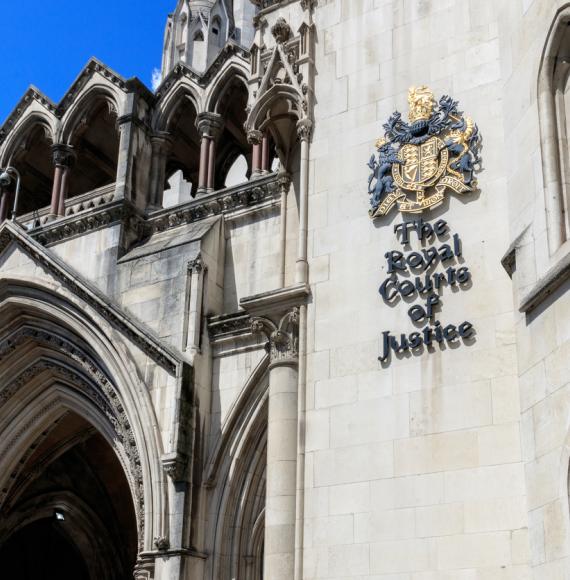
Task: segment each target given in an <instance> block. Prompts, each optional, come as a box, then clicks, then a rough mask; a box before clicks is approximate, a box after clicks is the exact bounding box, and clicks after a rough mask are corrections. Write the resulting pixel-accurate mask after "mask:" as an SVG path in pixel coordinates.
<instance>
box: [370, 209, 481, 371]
mask: <svg viewBox="0 0 570 580" xmlns="http://www.w3.org/2000/svg"><path fill="white" fill-rule="evenodd" d="M394 233H395V234H396V235H397V237H398V239H399V241H400V243H401V245H402V248H401V249H399V250H391V251H389V252H387V253H386V254H385V255H384V257H385V258H386V265H387V271H388V274H389V276H388V277H387V278H386V279H385V280H384V281H383V282H382V284H381V285H380V288H379V292H380V296H382V299H383V300H384V302H385V303H386V304H388V305H390V306H393V305H395V304H397V303H398V302H400V301H405V302H408V303H409V308H408V311H407V312H408V316H409V317H410V319H411V321H412V322H413V323H414V324H415V325H416V326H417V327H420V326H423V327H422V328H418V330H417V331H415V332H412V333H410V334H400V336H397V335H394V334H392V333H391V332H390V331H388V330H387V331H385V332H383V333H382V352H381V354H380V356H379V357H378V359H379V360H380V361H381V362H382V363H387V362H389V360H390V357H391V355H392V353H396V354H398V353H401V354H404V353H406V352H413V353H420V352H422V351H423V349H424V348H427V349H429V348H430V347H432V346H434V345H436V344H439V345H442V346H443V345H446V344H447V345H449V346H451V347H453V346H454V345H456V344H459V341H460V340H464V341H469V340H470V339H472V338H473V336H474V334H475V329H474V328H473V325H472V324H471V323H470V322H469V321H467V320H465V321H463V322H460V323H454V324H442V323H441V322H440V321H436V320H435V314H436V312H438V311H440V309H441V306H442V299H441V294H442V292H443V290H444V288H447V289H450V290H451V289H455V288H457V289H460V290H464V289H466V288H468V287H470V285H471V272H470V271H469V268H468V267H467V266H464V265H460V264H461V263H462V261H463V253H462V247H461V239H460V237H459V234H457V233H453V232H452V231H451V230H450V227H449V225H448V224H447V222H446V221H445V220H443V219H440V220H438V221H437V222H435V223H434V224H431V223H429V222H426V221H424V220H422V219H418V220H413V221H408V222H403V223H401V224H397V225H396V226H394ZM413 237H415V238H416V239H417V240H418V241H419V242H420V244H421V245H422V246H427V247H422V249H421V250H419V251H406V248H409V247H410V242H411V240H412V238H413ZM428 244H430V245H429V246H428ZM438 267H439V268H438ZM437 269H439V271H436V270H437ZM442 270H443V271H442ZM414 299H415V301H416V303H415V304H412V303H411V302H412V301H414ZM418 300H420V302H417V301H418Z"/></svg>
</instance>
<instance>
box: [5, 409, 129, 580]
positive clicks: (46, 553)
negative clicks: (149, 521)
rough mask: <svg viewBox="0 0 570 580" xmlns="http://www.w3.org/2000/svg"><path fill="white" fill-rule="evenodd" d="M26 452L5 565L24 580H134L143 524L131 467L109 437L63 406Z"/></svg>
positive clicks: (11, 503) (9, 510)
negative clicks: (129, 474) (123, 462)
mask: <svg viewBox="0 0 570 580" xmlns="http://www.w3.org/2000/svg"><path fill="white" fill-rule="evenodd" d="M60 410H61V413H60V414H58V416H56V418H54V419H50V420H49V421H47V422H46V423H45V424H44V425H43V426H42V430H41V431H40V432H39V433H38V434H37V435H36V436H35V437H34V438H33V442H32V443H31V444H29V445H27V446H26V447H25V448H24V447H22V453H21V458H20V460H19V461H18V464H17V467H16V469H14V470H13V471H12V475H13V477H12V480H13V483H12V485H10V486H9V487H6V486H4V487H3V489H2V492H3V494H4V501H3V502H2V508H1V515H0V565H1V566H2V569H3V573H6V575H7V576H6V577H8V578H18V579H19V580H44V579H45V580H51V579H52V578H58V580H68V579H69V580H95V579H97V580H99V579H101V580H115V579H116V580H123V579H127V578H128V579H131V578H132V573H133V569H134V566H135V562H136V557H137V524H136V517H135V512H134V504H133V501H132V496H131V491H130V488H129V484H128V481H127V478H126V477H125V474H124V471H123V467H122V465H121V463H120V461H119V459H118V457H117V455H116V454H115V452H114V450H113V449H112V447H111V445H109V443H108V442H107V440H106V439H105V437H104V436H103V435H102V434H101V433H99V432H98V430H97V429H96V428H95V427H94V426H93V425H92V424H91V423H89V422H88V421H87V420H85V419H84V418H83V417H81V416H80V415H79V414H77V413H75V412H73V411H69V410H66V409H65V407H64V406H62V407H61V409H60Z"/></svg>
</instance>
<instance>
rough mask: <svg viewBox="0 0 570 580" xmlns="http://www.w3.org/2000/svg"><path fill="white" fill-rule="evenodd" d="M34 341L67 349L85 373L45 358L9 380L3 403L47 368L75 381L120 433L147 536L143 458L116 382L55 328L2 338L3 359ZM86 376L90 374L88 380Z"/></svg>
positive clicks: (0, 454)
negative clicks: (54, 329)
mask: <svg viewBox="0 0 570 580" xmlns="http://www.w3.org/2000/svg"><path fill="white" fill-rule="evenodd" d="M28 341H32V342H36V343H38V344H42V345H45V346H47V347H50V348H51V349H53V350H55V351H57V352H60V353H64V354H65V355H66V356H68V357H69V359H71V360H73V361H74V362H75V363H76V364H77V365H78V366H79V367H80V368H81V371H82V373H84V375H83V376H82V375H81V374H80V373H79V372H78V371H77V370H75V369H73V367H71V366H63V365H62V364H60V363H59V362H57V361H55V360H53V359H42V360H39V361H38V362H36V363H35V364H33V365H32V366H30V367H28V368H26V369H25V370H24V371H22V372H21V373H20V374H19V375H17V376H15V377H14V378H13V380H12V381H11V382H10V383H9V384H7V385H6V386H5V387H4V388H3V389H2V390H1V391H0V407H1V406H2V405H4V404H5V403H6V402H7V401H8V400H9V399H11V398H12V397H14V396H16V395H17V393H18V392H19V391H20V389H22V388H23V387H25V386H26V385H27V384H29V383H30V381H31V380H33V379H34V378H35V377H36V376H38V375H40V374H41V373H43V372H45V371H51V372H52V373H53V374H54V375H56V376H58V377H59V379H60V380H62V381H63V382H64V383H67V384H69V385H72V386H73V388H74V389H76V390H79V391H81V392H82V393H83V394H84V395H86V396H87V397H88V398H89V399H90V400H91V401H92V403H93V404H94V405H95V406H97V408H98V409H99V410H100V411H101V413H102V415H103V416H104V417H106V418H107V420H108V421H109V423H110V424H111V425H112V427H113V430H114V431H115V434H116V437H117V443H118V445H117V447H116V450H117V452H118V454H119V456H122V455H123V454H124V455H125V457H126V461H125V463H126V465H125V467H126V468H127V473H128V474H129V475H130V477H129V478H128V479H129V482H130V484H131V489H132V492H133V495H134V497H135V500H136V503H137V510H136V513H137V522H138V526H139V539H140V540H141V541H142V538H143V537H144V533H143V531H144V514H145V511H144V486H143V479H142V467H141V458H140V454H139V451H138V448H137V444H136V440H135V437H134V433H133V429H132V427H131V425H130V422H129V419H128V417H127V414H126V411H125V408H124V406H123V404H122V402H121V400H120V397H119V394H118V392H117V390H116V388H115V386H114V385H113V384H112V383H111V381H110V380H109V379H108V378H107V376H106V374H105V373H104V371H103V370H102V369H101V368H100V367H99V366H98V365H97V364H96V362H95V361H94V360H93V359H92V358H91V357H90V356H89V355H87V353H85V352H84V351H83V350H82V349H81V347H80V346H79V345H77V344H75V343H71V342H69V341H68V340H67V339H65V338H63V337H61V336H58V335H57V334H55V333H54V332H53V331H50V332H47V331H45V330H42V329H38V328H35V327H30V326H23V327H21V328H19V329H18V330H17V331H16V332H15V333H13V334H11V335H10V336H9V337H8V338H5V339H3V340H2V341H1V342H0V361H1V360H2V359H4V358H6V357H7V356H9V355H10V354H13V353H15V352H16V351H17V349H18V347H19V346H21V345H23V344H24V343H26V342H28ZM85 376H87V377H88V378H89V380H86V378H85ZM50 408H51V407H49V406H48V407H46V408H45V409H43V410H42V412H41V414H40V415H39V416H38V417H37V418H36V421H39V420H40V419H41V417H43V416H44V415H45V414H46V413H47V412H48V411H49V409H50ZM28 428H29V425H24V426H23V427H22V429H20V430H19V431H18V432H17V433H16V434H15V435H14V436H13V438H12V439H11V440H10V441H9V442H7V444H6V445H5V446H3V451H0V460H1V459H2V457H3V456H4V454H5V453H6V450H7V449H10V448H12V447H13V446H15V445H16V444H17V441H18V439H19V438H20V437H21V436H22V435H23V434H24V433H25V432H26V431H27V430H28Z"/></svg>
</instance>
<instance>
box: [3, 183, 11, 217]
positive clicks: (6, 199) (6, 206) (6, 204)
mask: <svg viewBox="0 0 570 580" xmlns="http://www.w3.org/2000/svg"><path fill="white" fill-rule="evenodd" d="M11 197H12V196H11V195H10V193H9V192H8V190H7V189H1V190H0V222H3V221H6V220H7V219H8V216H9V215H10V201H11Z"/></svg>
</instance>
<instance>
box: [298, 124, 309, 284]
mask: <svg viewBox="0 0 570 580" xmlns="http://www.w3.org/2000/svg"><path fill="white" fill-rule="evenodd" d="M312 129H313V123H312V122H311V121H310V120H309V119H302V120H301V121H299V122H298V123H297V136H298V137H299V140H300V141H301V162H300V172H301V176H300V179H299V238H298V248H297V264H296V271H295V280H296V282H297V283H300V284H306V283H307V281H308V279H309V263H308V261H307V242H308V227H309V219H308V215H309V213H308V212H309V143H310V140H311V132H312Z"/></svg>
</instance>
